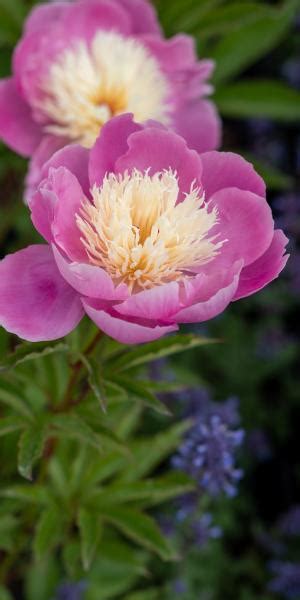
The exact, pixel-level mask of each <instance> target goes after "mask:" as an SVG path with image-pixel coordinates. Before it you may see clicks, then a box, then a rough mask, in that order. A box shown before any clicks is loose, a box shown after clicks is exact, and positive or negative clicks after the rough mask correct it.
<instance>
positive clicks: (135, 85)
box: [37, 31, 169, 147]
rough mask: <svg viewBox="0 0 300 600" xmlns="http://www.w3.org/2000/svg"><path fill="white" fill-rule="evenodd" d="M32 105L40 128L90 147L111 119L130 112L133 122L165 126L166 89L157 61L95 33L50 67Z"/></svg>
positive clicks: (127, 42) (131, 44) (115, 37)
mask: <svg viewBox="0 0 300 600" xmlns="http://www.w3.org/2000/svg"><path fill="white" fill-rule="evenodd" d="M41 88H42V91H43V94H44V98H43V100H42V101H41V102H40V103H39V106H38V107H37V108H38V109H39V110H41V111H42V114H43V115H44V119H46V120H47V121H48V124H47V125H46V126H45V129H46V130H47V131H48V132H50V133H53V134H55V135H60V136H66V137H68V138H70V139H72V140H76V141H78V142H80V143H81V144H82V145H84V146H86V147H91V146H92V145H93V143H94V142H95V139H96V138H97V136H98V135H99V131H100V128H101V126H102V125H103V124H104V123H106V122H107V121H108V120H109V119H110V118H111V117H113V116H115V115H119V114H121V113H124V112H132V113H133V114H134V118H135V120H136V121H138V122H142V121H145V120H147V119H156V120H158V121H160V122H162V123H164V124H166V125H167V124H168V122H169V119H168V112H167V97H168V85H167V82H166V79H165V77H164V76H163V74H162V73H161V71H160V69H159V66H158V63H157V62H156V60H155V59H154V58H153V57H152V56H150V54H149V53H148V51H147V50H146V49H145V48H144V46H142V45H141V44H140V43H139V42H137V41H136V40H133V39H130V38H125V37H122V36H121V35H120V34H117V33H113V32H105V31H101V32H98V33H97V34H96V35H95V37H94V38H93V40H92V42H91V44H90V46H88V45H87V43H86V42H84V41H80V42H78V44H77V45H76V46H73V47H72V48H70V49H68V50H65V51H64V52H63V54H62V55H61V56H60V58H59V60H58V61H57V62H56V63H53V65H52V67H51V69H50V73H49V74H48V77H47V80H45V81H43V82H42V84H41Z"/></svg>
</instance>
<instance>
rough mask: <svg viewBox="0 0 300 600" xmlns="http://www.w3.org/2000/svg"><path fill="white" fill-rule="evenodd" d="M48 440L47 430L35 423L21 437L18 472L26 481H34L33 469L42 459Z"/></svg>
mask: <svg viewBox="0 0 300 600" xmlns="http://www.w3.org/2000/svg"><path fill="white" fill-rule="evenodd" d="M46 440H47V428H46V427H45V426H43V425H41V424H40V423H33V424H32V425H30V426H29V427H28V428H27V429H26V430H25V431H24V432H23V433H22V435H21V437H20V440H19V444H18V446H19V452H18V471H19V473H20V475H22V477H25V479H29V480H31V479H32V469H33V466H34V465H35V463H36V462H37V460H38V459H39V458H41V456H42V454H43V451H44V448H45V443H46Z"/></svg>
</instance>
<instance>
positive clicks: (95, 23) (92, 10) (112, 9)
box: [63, 0, 131, 41]
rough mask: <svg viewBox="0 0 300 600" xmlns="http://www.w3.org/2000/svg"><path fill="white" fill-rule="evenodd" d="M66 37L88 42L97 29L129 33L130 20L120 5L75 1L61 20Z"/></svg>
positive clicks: (107, 1)
mask: <svg viewBox="0 0 300 600" xmlns="http://www.w3.org/2000/svg"><path fill="white" fill-rule="evenodd" d="M63 27H64V29H65V31H66V32H68V36H71V37H76V38H84V39H85V40H87V41H90V40H91V39H92V38H93V37H94V35H95V33H96V32H97V31H98V30H99V29H102V30H103V29H104V30H109V31H117V32H120V33H123V34H125V35H129V34H130V33H131V19H130V16H129V14H128V13H127V11H126V10H125V9H124V8H123V6H122V5H121V3H117V2H111V0H77V2H74V3H73V4H71V5H70V9H69V10H68V11H67V12H66V13H65V15H64V18H63Z"/></svg>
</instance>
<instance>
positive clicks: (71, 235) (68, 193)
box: [40, 167, 87, 261]
mask: <svg viewBox="0 0 300 600" xmlns="http://www.w3.org/2000/svg"><path fill="white" fill-rule="evenodd" d="M47 182H48V183H49V184H50V186H51V189H52V191H53V193H54V194H55V196H56V198H57V202H56V204H55V209H54V219H53V222H52V224H51V230H52V234H53V239H54V241H55V243H56V244H57V246H58V247H59V248H61V250H63V252H65V254H66V255H67V256H68V257H69V258H70V259H71V260H79V261H84V260H87V255H86V251H85V248H84V246H83V244H82V243H81V241H80V231H79V229H78V227H77V223H76V215H77V214H78V213H79V212H80V209H81V206H82V201H83V199H84V193H83V190H82V188H81V186H80V184H79V182H78V180H77V179H76V177H75V176H74V175H73V174H72V173H70V171H68V169H66V168H65V167H60V168H59V169H53V170H52V169H51V170H50V172H49V178H48V180H47ZM42 186H43V184H42V185H41V187H40V191H41V193H43V187H42Z"/></svg>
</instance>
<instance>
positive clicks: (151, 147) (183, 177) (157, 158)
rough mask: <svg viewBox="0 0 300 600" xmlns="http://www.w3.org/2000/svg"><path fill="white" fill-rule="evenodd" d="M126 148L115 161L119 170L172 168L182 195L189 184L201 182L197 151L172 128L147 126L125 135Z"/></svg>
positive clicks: (160, 169)
mask: <svg viewBox="0 0 300 600" xmlns="http://www.w3.org/2000/svg"><path fill="white" fill-rule="evenodd" d="M128 145H129V150H128V151H127V153H126V154H124V156H121V157H120V158H119V159H118V160H117V162H116V170H117V171H118V172H120V173H124V172H125V171H127V170H128V171H129V172H130V171H133V170H134V169H138V170H139V171H142V172H145V171H146V170H149V172H150V174H151V175H153V174H154V173H157V172H159V171H164V170H168V169H172V171H176V173H177V175H178V181H179V188H180V192H181V199H183V197H184V193H188V192H190V189H191V184H192V183H194V184H195V185H197V186H199V187H200V186H201V173H202V165H201V160H200V157H199V155H198V154H197V152H195V151H194V150H190V149H189V148H188V147H187V145H186V142H185V140H183V139H182V138H181V137H179V136H178V135H176V134H175V133H173V132H171V131H167V130H164V129H161V128H158V127H154V128H153V127H149V128H146V129H144V130H143V131H141V132H138V133H133V134H132V135H131V136H130V137H129V138H128Z"/></svg>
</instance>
